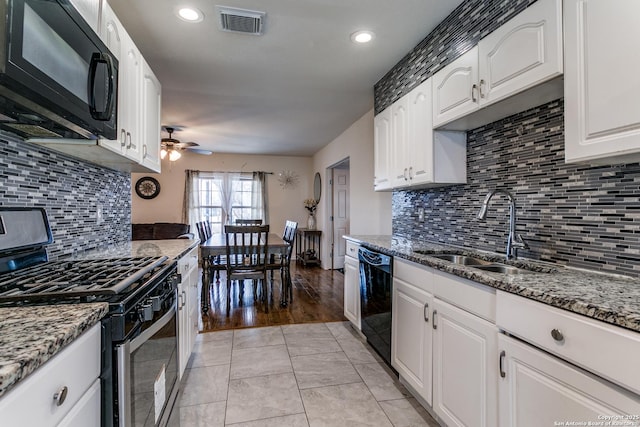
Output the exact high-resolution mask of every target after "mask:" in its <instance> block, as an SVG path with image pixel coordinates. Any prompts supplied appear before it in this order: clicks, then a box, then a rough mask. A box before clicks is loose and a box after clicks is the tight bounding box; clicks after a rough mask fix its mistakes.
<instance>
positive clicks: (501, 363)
mask: <svg viewBox="0 0 640 427" xmlns="http://www.w3.org/2000/svg"><path fill="white" fill-rule="evenodd" d="M505 356H506V353H505V352H504V350H502V351H501V352H500V359H499V362H498V365H499V366H498V367H499V368H500V377H501V378H504V377H506V376H507V373H506V372H505V371H504V366H503V363H504V358H505Z"/></svg>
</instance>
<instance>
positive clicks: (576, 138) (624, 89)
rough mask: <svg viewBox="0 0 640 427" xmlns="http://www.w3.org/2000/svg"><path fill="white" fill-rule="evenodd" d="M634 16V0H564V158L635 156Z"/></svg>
mask: <svg viewBox="0 0 640 427" xmlns="http://www.w3.org/2000/svg"><path fill="white" fill-rule="evenodd" d="M638 16H640V2H638V1H636V0H618V1H616V2H615V7H613V6H612V4H610V3H609V2H603V1H594V0H565V2H564V28H565V57H566V61H565V62H566V63H565V78H564V91H565V102H564V108H565V111H564V119H565V158H566V161H567V162H577V161H594V160H597V159H607V158H609V160H608V161H607V160H601V161H597V162H594V163H607V162H608V163H616V162H625V163H630V162H637V161H639V160H640V155H638V154H637V153H638V152H640V102H638V94H639V93H640V74H639V73H638V70H639V69H640V55H638V54H637V51H638V46H637V44H638V43H637V41H638V40H640V25H638ZM634 153H636V154H635V155H631V154H634Z"/></svg>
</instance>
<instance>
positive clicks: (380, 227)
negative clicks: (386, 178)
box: [312, 110, 391, 269]
mask: <svg viewBox="0 0 640 427" xmlns="http://www.w3.org/2000/svg"><path fill="white" fill-rule="evenodd" d="M346 158H349V164H350V166H349V173H350V177H349V179H350V194H349V197H350V200H349V205H350V210H351V211H350V232H349V234H374V235H377V234H391V193H390V192H384V193H380V192H375V191H373V173H374V171H373V110H371V111H369V112H368V113H366V114H365V115H364V116H362V117H361V118H360V119H358V120H357V121H356V122H355V123H353V124H352V125H351V127H349V129H347V130H346V131H344V132H343V133H342V134H341V135H340V136H338V137H337V138H336V139H334V140H333V141H331V143H329V144H328V145H327V146H326V147H324V148H323V149H322V150H320V151H318V152H317V153H316V154H315V155H314V156H313V173H315V172H320V175H321V176H322V177H323V183H322V187H323V194H322V199H321V200H320V206H319V207H318V215H317V217H318V228H319V229H321V230H323V235H322V254H323V256H322V266H323V268H325V269H326V268H331V259H330V258H329V256H328V255H329V248H330V231H331V222H330V221H329V218H328V217H329V214H328V213H327V211H328V209H327V206H328V201H329V198H328V197H327V183H326V170H327V168H328V167H330V166H333V165H335V164H336V163H338V162H340V161H342V160H344V159H346ZM312 175H313V174H312Z"/></svg>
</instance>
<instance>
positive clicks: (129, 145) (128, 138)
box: [127, 132, 131, 149]
mask: <svg viewBox="0 0 640 427" xmlns="http://www.w3.org/2000/svg"><path fill="white" fill-rule="evenodd" d="M127 141H128V143H127V149H129V148H131V132H127Z"/></svg>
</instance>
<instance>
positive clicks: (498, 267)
mask: <svg viewBox="0 0 640 427" xmlns="http://www.w3.org/2000/svg"><path fill="white" fill-rule="evenodd" d="M474 268H477V269H478V270H483V271H490V272H492V273H501V274H526V273H534V272H533V271H531V270H525V269H524V268H518V267H513V266H511V265H503V264H489V265H476V266H474Z"/></svg>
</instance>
